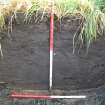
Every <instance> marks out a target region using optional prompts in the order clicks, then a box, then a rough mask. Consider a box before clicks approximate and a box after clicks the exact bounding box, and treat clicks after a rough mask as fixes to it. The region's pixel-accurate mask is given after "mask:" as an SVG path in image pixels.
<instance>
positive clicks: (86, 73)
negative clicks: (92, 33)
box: [0, 18, 105, 90]
mask: <svg viewBox="0 0 105 105" xmlns="http://www.w3.org/2000/svg"><path fill="white" fill-rule="evenodd" d="M79 25H80V21H79V20H75V19H73V20H72V19H71V18H64V19H63V20H62V22H61V25H60V27H59V23H57V22H55V28H54V30H55V33H54V62H53V89H63V90H84V89H92V88H97V87H100V86H103V85H104V84H105V56H104V55H105V39H104V38H98V39H97V40H96V41H95V42H93V43H92V44H91V46H90V48H89V49H88V54H87V52H86V50H84V49H83V48H78V49H77V50H76V51H75V53H74V54H73V36H74V34H75V32H77V29H78V27H79ZM1 43H2V50H3V55H4V56H3V57H1V59H0V81H1V82H7V83H8V84H12V85H14V86H16V87H22V88H24V89H48V84H49V23H47V22H39V23H37V24H36V23H32V24H23V23H22V22H20V24H17V25H15V26H14V28H13V32H12V33H11V35H10V36H9V38H4V39H3V40H2V42H1Z"/></svg>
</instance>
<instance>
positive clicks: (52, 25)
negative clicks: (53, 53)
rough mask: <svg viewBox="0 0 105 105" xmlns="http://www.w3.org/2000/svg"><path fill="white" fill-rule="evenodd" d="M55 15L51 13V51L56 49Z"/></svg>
mask: <svg viewBox="0 0 105 105" xmlns="http://www.w3.org/2000/svg"><path fill="white" fill-rule="evenodd" d="M53 44H54V14H53V11H52V12H51V16H50V50H53V47H54V45H53Z"/></svg>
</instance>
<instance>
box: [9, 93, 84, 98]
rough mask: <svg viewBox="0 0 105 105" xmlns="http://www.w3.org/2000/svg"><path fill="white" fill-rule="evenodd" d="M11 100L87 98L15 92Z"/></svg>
mask: <svg viewBox="0 0 105 105" xmlns="http://www.w3.org/2000/svg"><path fill="white" fill-rule="evenodd" d="M10 97H11V98H20V99H22V98H23V99H85V98H86V96H83V95H81V96H60V95H51V96H48V95H34V94H25V93H19V92H15V93H12V95H11V96H10Z"/></svg>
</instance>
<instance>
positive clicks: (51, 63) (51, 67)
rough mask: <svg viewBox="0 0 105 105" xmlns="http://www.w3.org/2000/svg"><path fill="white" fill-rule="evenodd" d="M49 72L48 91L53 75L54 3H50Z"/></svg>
mask: <svg viewBox="0 0 105 105" xmlns="http://www.w3.org/2000/svg"><path fill="white" fill-rule="evenodd" d="M50 5H51V12H50V71H49V89H50V90H51V89H52V74H53V52H54V1H53V0H51V1H50Z"/></svg>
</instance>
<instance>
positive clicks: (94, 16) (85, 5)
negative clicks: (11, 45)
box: [0, 0, 105, 52]
mask: <svg viewBox="0 0 105 105" xmlns="http://www.w3.org/2000/svg"><path fill="white" fill-rule="evenodd" d="M52 1H54V5H53V9H54V14H55V15H56V16H57V17H58V19H62V18H63V17H66V16H71V15H75V16H76V15H78V14H79V15H80V16H81V23H80V26H79V27H78V29H79V30H80V33H79V35H78V33H77V32H75V34H74V37H73V49H74V50H73V52H74V51H75V48H76V46H77V44H80V46H82V45H85V46H86V48H87V49H88V48H89V46H90V44H91V43H92V42H93V41H94V40H96V38H97V36H98V35H104V28H105V0H52ZM50 10H51V3H50V0H10V2H9V4H8V5H7V4H6V5H3V4H1V5H0V31H3V30H5V29H8V30H11V31H12V21H13V18H15V19H16V16H17V13H18V12H22V13H23V14H24V15H25V19H24V20H25V21H27V20H30V19H31V17H32V16H33V15H34V16H36V17H37V16H38V14H39V13H41V16H42V19H43V16H44V15H45V14H48V13H49V12H50ZM8 16H9V17H11V18H10V20H9V23H8V25H9V26H10V28H7V27H6V21H5V19H6V17H8ZM78 29H77V31H78Z"/></svg>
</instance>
